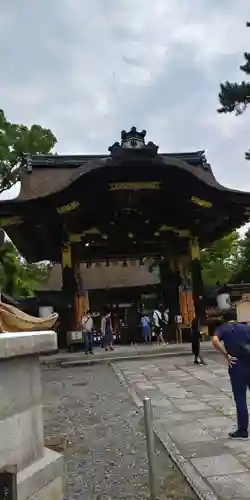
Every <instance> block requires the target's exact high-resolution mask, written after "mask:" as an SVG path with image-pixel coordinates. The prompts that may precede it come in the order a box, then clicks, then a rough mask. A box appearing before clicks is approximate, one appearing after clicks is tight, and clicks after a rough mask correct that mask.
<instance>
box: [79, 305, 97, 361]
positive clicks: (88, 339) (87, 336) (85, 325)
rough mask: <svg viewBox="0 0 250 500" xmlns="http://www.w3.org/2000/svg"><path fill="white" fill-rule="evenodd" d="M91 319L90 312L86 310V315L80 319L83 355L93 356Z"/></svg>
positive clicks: (92, 324)
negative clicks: (83, 347)
mask: <svg viewBox="0 0 250 500" xmlns="http://www.w3.org/2000/svg"><path fill="white" fill-rule="evenodd" d="M93 326H94V323H93V319H92V317H91V314H90V311H89V310H88V311H87V312H86V314H84V315H83V317H82V332H83V338H84V346H85V354H86V355H88V354H89V353H90V354H93V342H92V331H93Z"/></svg>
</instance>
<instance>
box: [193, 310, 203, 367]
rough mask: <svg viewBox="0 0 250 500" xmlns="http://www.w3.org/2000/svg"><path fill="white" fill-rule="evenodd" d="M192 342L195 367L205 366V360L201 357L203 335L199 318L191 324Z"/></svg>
mask: <svg viewBox="0 0 250 500" xmlns="http://www.w3.org/2000/svg"><path fill="white" fill-rule="evenodd" d="M191 341H192V353H193V355H194V364H195V365H204V364H205V363H204V360H203V359H202V357H201V355H200V348H201V335H200V328H199V320H198V318H196V317H195V318H194V319H193V320H192V323H191Z"/></svg>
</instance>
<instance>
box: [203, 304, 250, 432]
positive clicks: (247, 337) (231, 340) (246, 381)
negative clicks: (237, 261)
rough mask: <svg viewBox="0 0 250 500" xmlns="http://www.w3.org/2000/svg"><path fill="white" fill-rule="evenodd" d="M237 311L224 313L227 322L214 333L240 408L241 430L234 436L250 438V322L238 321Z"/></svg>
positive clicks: (216, 346)
mask: <svg viewBox="0 0 250 500" xmlns="http://www.w3.org/2000/svg"><path fill="white" fill-rule="evenodd" d="M235 319H236V313H235V311H233V310H229V311H227V312H225V313H224V314H223V320H224V323H223V324H222V325H221V326H219V327H218V328H217V329H216V331H215V334H214V336H213V339H212V342H213V345H214V347H215V348H216V349H217V350H218V351H219V352H220V353H221V354H222V355H223V356H224V357H225V358H226V360H227V363H228V372H229V377H230V381H231V386H232V392H233V396H234V400H235V404H236V411H237V424H238V426H237V430H236V431H235V432H231V433H230V434H229V438H231V439H241V440H246V439H248V426H249V415H248V409H247V388H250V326H248V325H245V324H243V323H237V322H236V320H235Z"/></svg>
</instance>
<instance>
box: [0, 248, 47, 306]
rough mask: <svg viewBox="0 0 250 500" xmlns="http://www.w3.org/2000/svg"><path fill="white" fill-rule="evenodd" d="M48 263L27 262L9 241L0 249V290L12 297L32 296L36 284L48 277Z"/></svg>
mask: <svg viewBox="0 0 250 500" xmlns="http://www.w3.org/2000/svg"><path fill="white" fill-rule="evenodd" d="M49 271H50V264H48V263H43V262H42V263H38V264H28V263H27V262H26V261H25V260H24V259H22V257H21V255H20V254H19V252H18V250H17V249H16V248H15V247H14V245H13V244H12V243H11V242H10V241H9V242H6V243H5V244H4V246H3V247H2V248H1V249H0V285H1V290H2V292H5V293H6V294H8V295H10V296H14V297H17V298H18V297H20V298H21V297H32V296H33V295H34V290H35V289H36V287H37V285H38V284H41V283H43V282H45V281H46V280H47V279H48V275H49Z"/></svg>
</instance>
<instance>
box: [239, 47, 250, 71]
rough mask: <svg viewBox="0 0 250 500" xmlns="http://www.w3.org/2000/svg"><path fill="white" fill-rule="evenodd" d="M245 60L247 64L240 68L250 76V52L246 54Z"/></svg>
mask: <svg viewBox="0 0 250 500" xmlns="http://www.w3.org/2000/svg"><path fill="white" fill-rule="evenodd" d="M244 58H245V61H246V62H245V64H242V65H241V66H240V70H241V71H244V73H246V74H247V75H250V54H249V52H245V53H244Z"/></svg>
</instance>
